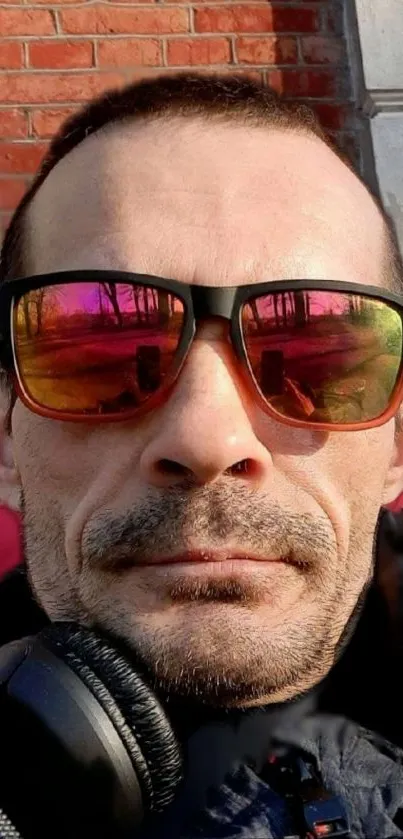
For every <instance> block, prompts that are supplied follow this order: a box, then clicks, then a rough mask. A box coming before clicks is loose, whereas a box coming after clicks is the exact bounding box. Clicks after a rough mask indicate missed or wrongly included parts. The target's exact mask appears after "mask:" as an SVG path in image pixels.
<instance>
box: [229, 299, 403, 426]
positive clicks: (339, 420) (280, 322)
mask: <svg viewBox="0 0 403 839" xmlns="http://www.w3.org/2000/svg"><path fill="white" fill-rule="evenodd" d="M242 328H243V335H244V342H245V348H246V353H247V357H248V361H249V364H250V367H251V370H252V373H253V376H254V378H255V380H256V383H257V385H258V387H259V389H260V391H261V393H262V394H263V396H264V398H265V400H266V401H267V402H268V403H269V404H270V405H271V406H272V407H273V408H274V409H275V410H276V411H277V412H278V413H279V414H282V415H283V416H284V417H288V418H290V419H297V420H305V421H308V422H311V423H313V424H314V423H329V424H330V425H347V424H354V423H362V422H369V421H371V420H374V419H377V418H378V417H380V416H381V415H382V414H383V413H384V412H385V411H386V409H387V408H388V405H389V403H390V399H391V397H392V394H393V391H394V388H395V386H396V383H397V379H398V376H399V371H400V365H401V359H402V320H401V317H400V315H399V313H398V312H397V311H396V310H395V309H394V308H393V307H392V306H391V305H388V304H387V303H384V302H382V301H378V300H375V299H373V298H370V297H363V296H361V295H357V294H348V293H343V292H330V291H325V290H316V291H288V292H283V293H279V292H277V293H276V294H266V295H265V296H262V297H258V298H255V299H253V300H249V301H248V302H247V303H246V304H245V305H244V307H243V310H242Z"/></svg>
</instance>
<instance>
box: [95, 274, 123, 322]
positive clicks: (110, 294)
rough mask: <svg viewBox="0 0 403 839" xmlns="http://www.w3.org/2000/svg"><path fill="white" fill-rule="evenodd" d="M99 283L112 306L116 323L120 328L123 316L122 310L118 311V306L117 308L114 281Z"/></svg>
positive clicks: (116, 293)
mask: <svg viewBox="0 0 403 839" xmlns="http://www.w3.org/2000/svg"><path fill="white" fill-rule="evenodd" d="M100 285H101V286H102V288H103V290H104V292H105V295H106V297H107V298H108V300H109V302H110V304H111V306H112V309H113V312H114V315H115V317H116V320H117V325H118V326H119V327H120V328H122V326H123V317H122V312H121V311H120V308H119V301H118V292H117V285H116V283H100Z"/></svg>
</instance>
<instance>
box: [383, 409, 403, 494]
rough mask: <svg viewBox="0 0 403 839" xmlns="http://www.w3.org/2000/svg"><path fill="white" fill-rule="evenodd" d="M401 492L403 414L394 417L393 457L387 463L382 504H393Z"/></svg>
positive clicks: (402, 476) (402, 487)
mask: <svg viewBox="0 0 403 839" xmlns="http://www.w3.org/2000/svg"><path fill="white" fill-rule="evenodd" d="M402 493H403V415H402V414H400V415H399V416H398V417H397V418H396V433H395V442H394V448H393V457H392V459H391V462H390V464H389V469H388V472H387V475H386V481H385V486H384V490H383V499H382V505H383V506H385V507H386V506H388V505H389V504H393V502H394V501H395V500H396V498H398V497H399V495H402Z"/></svg>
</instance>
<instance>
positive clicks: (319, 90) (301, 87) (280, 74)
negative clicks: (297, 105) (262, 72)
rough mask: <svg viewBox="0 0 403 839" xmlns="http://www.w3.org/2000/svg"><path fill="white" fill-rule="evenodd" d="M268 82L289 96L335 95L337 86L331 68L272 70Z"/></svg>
mask: <svg viewBox="0 0 403 839" xmlns="http://www.w3.org/2000/svg"><path fill="white" fill-rule="evenodd" d="M268 82H269V84H270V85H272V86H273V87H274V88H275V89H276V90H278V91H279V92H280V93H285V94H287V96H313V97H323V96H325V97H326V96H334V95H335V94H336V87H337V82H336V79H335V76H334V73H332V72H331V71H329V70H318V71H316V70H270V72H269V73H268Z"/></svg>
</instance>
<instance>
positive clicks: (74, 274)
mask: <svg viewBox="0 0 403 839" xmlns="http://www.w3.org/2000/svg"><path fill="white" fill-rule="evenodd" d="M85 282H93V283H94V282H95V283H96V282H109V283H111V282H112V283H122V284H125V285H133V286H136V285H144V286H147V287H149V288H155V289H162V290H165V291H167V292H169V293H171V294H173V295H175V296H176V297H177V298H179V299H180V300H181V302H182V303H183V306H184V327H183V331H182V334H181V338H180V341H179V344H178V348H177V352H176V363H175V364H174V365H173V369H172V374H171V375H170V376H169V377H167V380H166V382H165V383H164V384H163V385H162V386H161V388H159V389H158V391H157V393H156V394H155V395H153V396H150V397H149V398H148V399H147V400H146V402H145V403H144V404H143V405H140V406H138V407H136V408H135V409H130V411H129V410H127V412H126V411H125V412H124V413H119V414H105V415H102V414H96V415H94V414H91V415H90V414H89V415H84V414H74V413H71V414H67V413H65V412H63V413H62V412H60V411H55V410H53V409H47V408H44V407H43V406H41V405H39V404H37V403H36V402H34V401H33V400H32V399H31V397H30V396H29V394H28V393H27V392H26V390H25V389H24V385H23V382H22V381H21V377H20V375H19V371H18V364H17V360H16V355H15V352H14V347H13V343H14V342H13V313H14V309H15V307H16V305H17V304H18V301H19V300H20V299H21V297H22V296H23V295H24V294H26V293H27V292H29V291H35V290H36V289H38V288H43V287H45V286H52V285H62V284H76V283H85ZM316 290H318V291H330V292H335V293H337V292H340V293H343V294H349V293H350V294H355V295H358V296H359V297H364V298H366V299H368V298H370V299H372V300H378V301H381V302H384V303H386V304H387V305H388V306H389V307H391V308H393V309H394V310H395V311H397V313H398V314H399V317H400V319H401V321H402V328H403V297H402V296H401V295H398V294H396V293H394V292H392V291H386V290H384V289H382V288H378V287H377V286H370V285H364V284H362V283H350V282H338V281H337V280H301V279H300V280H280V281H266V282H262V283H257V284H247V285H241V286H224V287H223V286H219V287H217V286H207V285H188V284H187V283H183V282H180V281H179V280H174V279H165V278H163V277H156V276H153V275H149V274H137V273H131V272H126V271H108V270H98V269H94V270H78V271H59V272H54V273H48V274H42V275H35V276H31V277H24V278H20V279H13V280H6V281H5V282H3V284H2V285H1V286H0V367H3V369H4V370H5V371H6V372H7V373H9V374H10V373H11V375H12V377H13V381H14V385H15V389H16V392H17V394H18V396H19V397H20V398H21V400H22V401H23V402H24V404H25V405H26V406H27V407H28V408H29V409H30V410H32V411H33V412H34V413H37V414H39V415H41V416H45V417H47V418H52V419H59V420H61V419H63V420H68V421H72V422H74V421H75V422H92V423H94V422H96V423H101V422H102V423H103V422H116V421H120V422H122V421H126V420H129V419H131V418H132V417H139V416H140V415H141V414H144V413H146V412H147V413H148V412H149V411H151V410H152V408H154V407H156V406H157V405H158V404H159V403H160V402H161V401H162V399H164V397H165V398H166V394H167V391H169V390H170V388H171V387H172V385H173V384H174V383H175V381H176V380H177V377H178V375H179V373H180V370H181V368H182V367H183V364H184V363H185V360H186V358H187V355H188V353H189V350H190V348H191V345H192V341H193V339H194V336H195V334H196V329H197V323H198V322H199V321H201V320H206V319H209V318H222V319H224V320H226V321H228V323H229V336H230V340H231V344H232V346H233V349H234V351H235V355H236V357H237V359H238V360H239V361H240V363H241V366H242V368H243V370H244V372H246V379H247V384H248V386H249V389H250V387H251V385H252V387H253V393H254V395H255V398H256V396H258V398H259V402H260V403H261V405H262V407H263V410H264V411H265V412H266V413H267V414H269V415H270V416H271V417H273V418H275V419H276V420H277V421H278V422H280V423H282V424H284V425H287V426H293V427H297V428H309V429H311V430H312V429H316V430H318V431H320V430H323V431H334V430H338V431H339V430H340V431H358V430H364V429H367V428H376V427H378V426H380V425H383V424H384V423H386V422H388V420H389V419H391V418H392V417H393V416H394V414H395V413H396V411H397V409H398V407H399V404H400V402H401V401H402V399H403V354H402V358H401V360H400V367H399V373H398V376H397V379H396V385H395V388H394V391H393V393H392V395H391V398H390V401H389V406H388V408H387V410H386V411H384V412H383V413H382V415H381V416H379V417H377V418H375V419H373V420H370V421H365V422H361V423H350V424H347V423H346V424H343V425H341V424H337V425H336V424H334V423H313V422H310V421H309V420H305V419H302V420H299V419H294V418H291V417H286V416H284V415H283V414H280V413H278V412H277V411H276V410H275V409H274V408H273V407H272V406H271V405H270V404H269V403H268V402H267V401H266V399H265V398H264V396H263V394H262V393H261V391H260V388H259V385H258V383H257V381H256V379H255V377H254V374H253V372H252V369H251V366H250V363H249V360H248V356H247V352H246V348H245V343H244V339H243V333H242V325H241V313H242V307H243V305H244V304H245V303H247V302H248V301H249V300H252V299H254V298H257V297H260V296H262V295H264V294H276V293H281V292H292V291H316Z"/></svg>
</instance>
